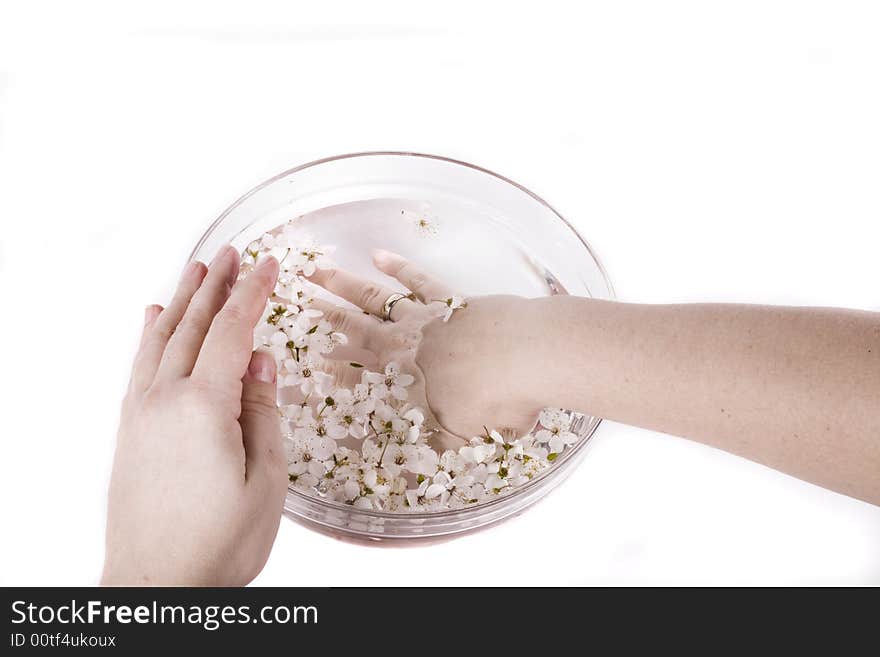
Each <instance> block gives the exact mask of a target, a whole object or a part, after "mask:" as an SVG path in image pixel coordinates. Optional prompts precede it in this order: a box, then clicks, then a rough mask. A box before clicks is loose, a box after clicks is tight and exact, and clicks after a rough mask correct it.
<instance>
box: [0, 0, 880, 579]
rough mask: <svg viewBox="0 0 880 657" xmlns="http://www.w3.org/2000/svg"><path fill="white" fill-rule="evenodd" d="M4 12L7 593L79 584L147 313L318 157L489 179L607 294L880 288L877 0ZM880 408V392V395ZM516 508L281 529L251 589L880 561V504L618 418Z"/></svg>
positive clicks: (758, 571) (862, 571)
mask: <svg viewBox="0 0 880 657" xmlns="http://www.w3.org/2000/svg"><path fill="white" fill-rule="evenodd" d="M522 5H528V8H526V7H523V6H520V3H511V2H507V3H497V4H496V3H488V2H485V3H481V2H473V1H471V2H466V3H457V2H443V3H433V6H432V7H429V6H428V5H427V3H413V2H395V3H390V2H345V3H343V2H333V3H326V2H325V3H321V2H277V3H270V2H259V1H251V2H248V3H233V2H205V3H197V2H182V1H176V2H152V3H149V4H143V5H139V6H135V5H134V4H133V3H114V2H105V3H98V2H79V3H66V2H3V3H2V4H0V227H2V231H0V299H2V308H3V310H2V318H3V321H2V325H0V363H2V372H3V373H2V379H0V407H2V424H0V436H2V454H0V509H2V539H0V584H4V585H10V584H28V585H30V584H33V585H36V584H47V585H48V584H89V583H94V582H96V581H97V578H98V574H99V571H100V566H101V560H102V550H103V523H104V508H105V495H106V487H107V480H108V473H109V466H110V460H111V456H112V449H113V442H114V432H115V426H116V422H117V413H118V405H119V401H120V398H121V396H122V393H123V389H124V386H125V382H126V380H127V375H128V368H129V361H130V358H131V356H132V354H133V350H134V346H135V343H136V339H137V336H138V333H139V330H140V322H141V317H142V311H143V306H144V305H146V304H147V303H150V302H163V301H165V300H167V298H168V296H169V294H170V292H171V290H172V288H173V285H174V283H175V281H176V278H177V276H178V272H179V269H180V267H181V266H182V264H183V262H184V260H185V258H186V256H187V255H188V253H189V251H190V249H191V248H192V246H193V244H194V243H195V241H196V239H197V238H198V237H199V236H200V235H201V233H202V232H203V230H204V229H205V227H206V226H207V225H208V224H209V223H210V222H211V221H212V220H213V219H214V218H215V217H216V215H217V214H218V213H219V212H220V211H221V210H222V209H223V208H224V207H225V206H226V205H228V204H229V203H230V202H231V201H232V200H234V199H235V198H236V197H237V196H238V195H240V194H241V193H242V192H244V191H246V190H247V189H249V188H250V187H251V186H253V185H254V184H256V183H258V182H260V181H262V180H263V179H265V178H267V177H269V176H271V175H273V174H275V173H277V172H279V171H281V170H283V169H286V168H288V167H290V166H293V165H296V164H300V163H303V162H306V161H309V160H312V159H316V158H318V157H323V156H327V155H332V154H337V153H343V152H352V151H362V150H375V149H391V150H415V151H422V152H433V153H438V154H443V155H448V156H451V157H455V158H459V159H464V160H467V161H471V162H474V163H476V164H480V165H483V166H486V167H488V168H490V169H493V170H496V171H498V172H499V173H502V174H504V175H507V176H509V177H511V178H513V179H514V180H516V181H518V182H521V183H523V184H524V185H526V186H527V187H530V188H531V189H533V190H534V191H536V192H537V193H539V194H541V195H542V196H544V197H545V198H546V199H548V200H549V201H550V202H551V203H553V204H554V205H555V206H556V207H557V208H558V209H559V210H560V211H561V212H562V213H563V215H565V216H566V217H567V218H569V219H570V220H571V221H572V223H573V224H574V225H575V226H576V227H577V228H578V229H579V230H580V231H581V232H582V233H583V235H584V236H585V237H586V238H587V239H588V240H589V241H590V242H591V244H592V245H593V247H594V248H595V249H596V251H597V252H598V254H599V256H600V257H601V258H602V260H603V262H604V264H605V265H606V267H607V269H608V271H609V273H610V276H611V278H612V280H613V282H614V284H615V287H616V289H617V292H618V295H619V297H620V298H621V299H624V300H628V301H641V302H684V301H709V300H720V301H735V302H762V303H782V304H805V305H807V304H809V305H832V306H852V307H858V308H864V309H874V310H876V309H880V300H878V299H880V259H878V257H877V247H878V244H880V195H878V180H880V158H878V153H880V121H878V120H877V117H878V116H880V84H878V80H880V40H878V39H877V34H878V33H880V13H878V8H877V6H876V4H875V3H871V2H863V3H856V2H840V1H835V2H737V3H719V2H713V3H705V2H665V3H654V2H629V1H622V2H602V3H587V2H585V3H571V2H565V3H558V4H557V3H554V2H541V3H522ZM878 403H880V402H878ZM589 450H590V451H589V454H588V456H587V458H586V459H585V461H584V462H583V465H582V466H581V467H580V468H579V470H578V471H577V472H576V473H575V474H574V475H573V476H572V477H571V478H570V479H569V480H568V481H567V482H566V483H565V484H564V485H563V486H562V487H561V488H560V489H558V490H556V491H555V492H554V493H552V494H551V495H550V497H548V498H547V499H546V500H544V501H542V502H541V503H540V504H539V505H538V506H537V507H535V508H533V509H532V510H530V511H528V512H527V513H526V514H524V515H523V516H521V517H519V518H516V519H514V520H512V521H509V522H506V523H504V524H502V525H500V526H497V527H495V528H493V529H491V530H489V531H484V532H480V533H477V534H475V535H471V536H467V537H464V538H460V539H457V540H454V541H450V542H447V543H444V544H441V545H437V546H434V547H430V548H404V549H381V548H367V547H360V546H356V545H351V544H347V543H343V542H338V541H335V540H333V539H331V538H327V537H325V536H322V535H319V534H316V533H312V532H310V531H308V530H306V529H304V528H302V527H300V526H298V525H296V524H294V523H292V522H290V521H288V520H286V519H285V520H283V521H282V526H281V530H280V532H279V535H278V540H277V542H276V545H275V548H274V550H273V552H272V555H271V558H270V559H269V563H268V565H267V566H266V569H265V570H264V572H263V573H262V575H260V577H259V578H258V579H257V580H256V584H264V585H269V584H277V585H313V586H314V585H318V586H321V585H344V584H350V585H373V584H398V585H413V584H415V585H430V584H436V585H442V584H529V585H531V584H608V583H621V584H630V583H633V584H654V583H682V584H780V583H793V584H809V583H817V584H846V583H874V584H877V583H880V508H877V507H873V506H871V505H868V504H865V503H862V502H859V501H856V500H852V499H849V498H846V497H843V496H840V495H837V494H834V493H831V492H828V491H824V490H822V489H819V488H817V487H815V486H811V485H809V484H806V483H803V482H800V481H797V480H794V479H792V478H790V477H787V476H784V475H781V474H779V473H776V472H773V471H771V470H769V469H767V468H764V467H762V466H759V465H756V464H753V463H750V462H747V461H744V460H742V459H739V458H736V457H733V456H729V455H727V454H724V453H722V452H719V451H715V450H712V449H710V448H706V447H702V446H699V445H696V444H692V443H689V442H687V441H684V440H681V439H678V438H673V437H669V436H664V435H660V434H656V433H652V432H648V431H644V430H640V429H635V428H631V427H626V426H622V425H617V424H613V423H605V424H603V426H602V427H601V428H600V430H599V432H598V433H597V435H596V437H595V439H594V442H593V444H592V445H591V446H590V447H589Z"/></svg>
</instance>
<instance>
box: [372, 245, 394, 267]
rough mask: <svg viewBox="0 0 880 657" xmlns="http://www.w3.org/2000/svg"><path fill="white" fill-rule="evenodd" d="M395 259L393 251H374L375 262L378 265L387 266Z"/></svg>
mask: <svg viewBox="0 0 880 657" xmlns="http://www.w3.org/2000/svg"><path fill="white" fill-rule="evenodd" d="M393 257H394V254H393V253H391V251H386V250H385V249H373V262H375V263H376V264H377V265H379V266H382V265H387V264H388V263H389V262H391V258H393Z"/></svg>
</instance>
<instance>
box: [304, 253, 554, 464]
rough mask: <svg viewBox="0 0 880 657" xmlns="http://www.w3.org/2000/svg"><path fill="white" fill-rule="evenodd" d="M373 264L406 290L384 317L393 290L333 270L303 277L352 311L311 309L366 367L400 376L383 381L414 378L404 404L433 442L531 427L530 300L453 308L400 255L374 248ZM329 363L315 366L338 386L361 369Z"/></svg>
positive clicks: (535, 406)
mask: <svg viewBox="0 0 880 657" xmlns="http://www.w3.org/2000/svg"><path fill="white" fill-rule="evenodd" d="M373 262H374V264H375V265H376V267H377V269H379V271H381V272H383V273H385V274H387V275H388V276H391V277H393V278H395V279H397V280H398V281H399V282H400V283H401V284H402V285H403V286H404V287H405V288H406V290H407V294H408V296H407V297H405V298H401V299H399V300H397V301H396V302H394V304H393V305H392V306H391V312H390V313H389V317H388V319H387V321H382V320H381V319H379V318H380V317H382V316H383V315H384V311H385V306H386V301H387V300H388V299H389V298H391V297H392V295H394V294H395V293H398V292H397V291H396V290H394V289H391V288H390V287H386V286H385V285H383V284H380V283H377V282H375V281H370V280H367V279H364V278H361V277H358V276H355V275H354V274H351V273H350V272H347V271H344V270H341V269H324V270H318V271H316V272H315V273H314V274H313V275H312V276H311V277H309V280H311V282H313V283H316V284H317V285H320V286H321V287H323V288H324V289H326V290H327V291H329V292H332V293H333V294H335V295H336V296H338V297H341V298H342V299H344V300H346V301H348V302H349V303H351V304H354V305H355V306H357V308H359V309H361V310H357V309H350V308H343V307H340V306H337V305H334V304H332V303H330V302H328V301H325V300H321V299H318V300H316V301H315V302H314V306H315V307H316V308H317V309H319V310H321V311H322V312H323V313H324V318H325V319H327V321H329V322H330V324H331V325H332V326H333V328H334V329H335V330H337V331H340V332H342V333H344V334H345V335H346V336H347V337H348V340H349V343H348V347H349V348H353V349H355V350H359V351H360V353H365V354H367V358H368V359H369V360H371V361H372V363H371V366H373V368H374V369H376V370H377V371H380V372H381V371H383V369H384V368H385V367H386V366H387V365H388V364H389V363H393V364H396V365H398V366H399V368H400V372H396V371H393V370H390V371H388V372H387V376H388V377H389V382H392V380H393V379H394V377H397V376H412V377H413V378H414V381H413V383H412V385H411V386H410V387H409V393H410V398H409V399H410V401H411V402H412V403H413V404H415V405H418V406H422V407H423V409H424V410H425V411H426V413H427V416H428V417H427V423H426V426H427V428H428V429H433V430H434V431H435V433H434V435H433V437H432V439H431V442H432V443H433V444H434V446H435V447H437V448H440V449H450V448H451V449H456V448H458V447H460V446H462V445H464V444H465V442H466V441H467V440H468V439H469V438H471V437H473V436H477V435H480V434H481V433H483V432H484V431H485V429H484V427H485V426H490V427H491V428H497V429H499V430H501V429H510V430H511V431H512V432H514V433H516V434H518V435H522V434H524V433H526V432H527V431H529V430H530V429H532V427H533V426H534V425H535V421H536V420H537V417H538V413H539V411H540V410H541V408H542V405H541V404H540V403H539V402H538V400H537V395H535V394H534V392H533V390H534V382H535V380H536V377H535V372H534V371H533V370H534V369H535V367H534V362H533V361H532V359H531V356H530V354H531V351H530V350H531V349H532V348H533V347H534V344H533V343H534V342H535V340H536V339H535V337H534V335H535V333H534V332H533V331H532V330H531V326H532V316H533V315H534V313H533V312H532V311H531V310H530V308H531V305H530V303H529V300H527V299H524V298H522V297H516V296H502V295H498V296H485V297H477V298H472V299H468V300H467V302H466V303H467V307H466V308H461V309H455V308H456V306H458V305H459V299H460V298H459V297H458V296H457V295H455V293H454V291H453V290H452V289H451V288H450V287H448V286H447V285H445V284H443V283H442V282H441V281H439V280H438V279H436V278H434V277H433V276H431V275H430V274H428V273H427V272H424V271H422V270H421V269H419V268H418V267H416V266H415V265H413V264H412V263H411V262H409V261H407V260H406V259H404V258H403V257H401V256H399V255H397V254H394V253H390V252H388V251H375V252H374V254H373ZM398 294H402V293H398ZM447 320H448V321H447ZM345 353H350V352H348V351H346V352H345ZM329 358H330V359H329V360H327V361H326V362H325V366H324V368H325V371H327V372H328V373H330V374H332V375H334V376H335V377H336V381H337V384H338V385H340V386H344V387H351V386H353V385H354V384H356V383H357V382H358V381H360V378H361V372H362V370H361V369H359V368H357V367H353V366H352V365H351V362H350V359H336V360H333V359H334V358H335V355H330V357H329ZM499 372H503V373H504V375H503V376H499V374H498V373H499ZM407 381H408V379H407Z"/></svg>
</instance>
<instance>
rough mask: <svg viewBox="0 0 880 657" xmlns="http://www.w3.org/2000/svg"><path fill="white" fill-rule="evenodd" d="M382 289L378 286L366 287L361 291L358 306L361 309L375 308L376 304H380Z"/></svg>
mask: <svg viewBox="0 0 880 657" xmlns="http://www.w3.org/2000/svg"><path fill="white" fill-rule="evenodd" d="M381 296H382V289H381V288H380V287H379V286H378V285H372V284H371V285H367V286H366V287H365V288H364V289H363V290H362V291H361V298H360V301H361V303H360V306H361V307H362V308H375V307H377V304H379V303H382V302H383V301H384V300H381V299H380V297H381Z"/></svg>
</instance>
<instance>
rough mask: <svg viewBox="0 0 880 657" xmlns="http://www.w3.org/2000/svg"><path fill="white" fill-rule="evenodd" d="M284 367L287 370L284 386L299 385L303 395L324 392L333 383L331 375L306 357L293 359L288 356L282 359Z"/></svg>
mask: <svg viewBox="0 0 880 657" xmlns="http://www.w3.org/2000/svg"><path fill="white" fill-rule="evenodd" d="M284 369H285V371H286V372H287V374H286V376H285V377H284V380H283V385H285V386H299V388H300V390H302V393H303V394H304V395H310V394H312V393H315V394H317V395H324V393H325V392H326V391H327V390H328V389H329V387H330V386H331V385H332V384H333V376H332V375H330V374H327V373H326V372H322V371H320V370H318V369H317V368H316V366H315V365H314V364H313V363H312V361H311V360H310V359H308V358H305V357H304V358H301V359H300V360H295V359H293V358H288V359H286V360H285V361H284Z"/></svg>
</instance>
